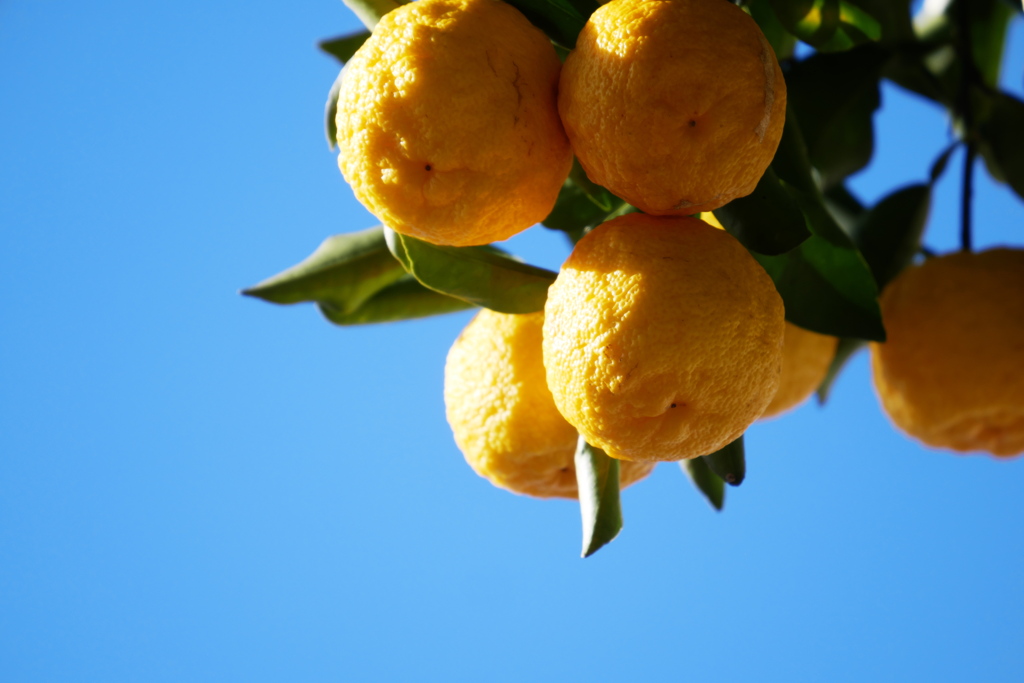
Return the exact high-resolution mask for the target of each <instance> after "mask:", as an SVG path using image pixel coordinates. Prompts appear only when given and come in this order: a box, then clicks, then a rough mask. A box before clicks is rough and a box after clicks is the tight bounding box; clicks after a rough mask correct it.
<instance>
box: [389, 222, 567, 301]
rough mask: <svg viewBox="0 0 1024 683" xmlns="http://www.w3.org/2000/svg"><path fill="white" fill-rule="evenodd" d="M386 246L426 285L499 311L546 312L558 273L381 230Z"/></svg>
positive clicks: (481, 250) (497, 254)
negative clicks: (551, 287) (549, 288)
mask: <svg viewBox="0 0 1024 683" xmlns="http://www.w3.org/2000/svg"><path fill="white" fill-rule="evenodd" d="M385 237H386V239H387V245H388V248H389V249H390V250H391V253H392V254H394V256H395V258H397V259H398V260H399V262H400V263H401V264H402V266H403V267H404V268H405V270H406V271H408V272H409V274H411V275H412V276H413V277H415V278H416V279H417V280H419V281H420V282H421V283H422V284H423V285H425V286H426V287H428V288H430V289H432V290H434V291H435V292H440V293H442V294H447V295H448V296H454V297H456V298H458V299H462V300H463V301H467V302H469V303H471V304H475V305H477V306H483V307H484V308H490V309H491V310H494V311H498V312H500V313H533V312H534V311H541V310H543V309H544V302H545V301H546V300H547V296H548V287H549V286H551V283H552V282H554V281H555V277H556V273H552V272H551V271H550V270H545V269H543V268H537V267H535V266H529V265H526V264H525V263H521V262H520V261H516V260H515V259H513V258H511V257H509V256H507V255H505V253H504V252H502V251H500V250H498V249H495V248H494V247H445V246H439V245H436V244H430V243H428V242H424V241H422V240H418V239H416V238H414V237H409V236H407V235H402V234H400V233H397V232H395V231H393V230H391V229H390V228H385Z"/></svg>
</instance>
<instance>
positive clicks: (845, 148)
mask: <svg viewBox="0 0 1024 683" xmlns="http://www.w3.org/2000/svg"><path fill="white" fill-rule="evenodd" d="M887 59H888V53H886V52H884V51H883V50H881V49H879V48H878V47H876V46H874V45H865V46H863V47H860V48H857V49H855V50H849V51H847V52H838V53H832V54H824V53H817V54H814V55H811V56H810V57H808V58H807V59H804V60H802V61H799V62H796V63H795V64H793V66H792V68H791V69H790V70H789V72H788V73H787V74H786V87H787V90H788V93H789V95H788V96H789V103H790V106H791V108H792V109H793V111H795V112H796V117H797V119H798V120H799V122H800V131H801V133H802V134H803V139H804V143H805V145H806V147H807V153H808V158H809V160H810V162H811V165H812V166H814V168H816V169H817V170H818V172H819V173H820V175H821V178H822V180H823V181H824V184H825V185H826V186H828V185H832V184H835V183H837V182H839V181H841V180H842V179H843V178H845V177H846V176H848V175H851V174H852V173H855V172H856V171H859V170H860V169H862V168H864V167H865V166H866V165H867V163H868V161H870V160H871V155H872V152H873V150H874V126H873V116H874V113H875V110H877V109H878V106H879V104H880V102H881V100H880V98H879V87H878V84H879V80H880V78H881V71H882V65H883V64H884V63H885V61H886V60H887Z"/></svg>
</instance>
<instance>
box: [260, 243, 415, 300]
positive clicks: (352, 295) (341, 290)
mask: <svg viewBox="0 0 1024 683" xmlns="http://www.w3.org/2000/svg"><path fill="white" fill-rule="evenodd" d="M404 275H405V270H404V269H403V268H402V265H401V264H400V263H399V262H398V261H396V260H395V258H394V257H393V256H392V255H391V252H390V251H388V247H387V244H386V243H385V240H384V231H383V229H382V228H379V227H378V228H370V229H369V230H363V231H360V232H353V233H346V234H343V235H334V236H333V237H328V238H327V239H326V240H324V241H323V243H322V244H321V245H320V246H319V247H317V249H316V251H314V252H313V253H312V254H311V255H310V256H309V257H307V258H306V259H305V260H303V261H302V262H301V263H299V264H297V265H295V266H292V267H291V268H289V269H288V270H285V271H284V272H282V273H279V274H278V275H275V276H273V277H272V278H269V279H267V280H264V281H263V282H261V283H259V284H258V285H256V286H254V287H250V288H249V289H245V290H242V294H245V295H246V296H254V297H257V298H260V299H263V300H264V301H270V302H272V303H276V304H294V303H298V302H300V301H317V302H320V303H323V304H327V305H330V306H331V307H332V309H334V310H335V311H338V312H340V313H342V314H346V313H352V312H353V311H355V310H356V309H358V308H359V307H360V306H362V305H363V303H364V302H365V301H366V300H368V299H369V298H370V297H372V296H373V295H374V294H376V293H377V292H379V291H380V290H382V289H384V288H385V287H387V286H388V285H390V284H392V283H394V282H396V281H398V280H399V279H401V278H402V277H403V276H404Z"/></svg>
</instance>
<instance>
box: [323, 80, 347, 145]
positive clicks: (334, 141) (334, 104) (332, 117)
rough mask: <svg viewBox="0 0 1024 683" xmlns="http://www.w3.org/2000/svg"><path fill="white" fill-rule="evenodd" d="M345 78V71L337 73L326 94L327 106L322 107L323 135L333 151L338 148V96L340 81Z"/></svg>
mask: <svg viewBox="0 0 1024 683" xmlns="http://www.w3.org/2000/svg"><path fill="white" fill-rule="evenodd" d="M344 78H345V69H344V68H342V70H341V71H340V72H338V77H337V78H335V79H334V83H333V84H332V85H331V90H330V92H328V93H327V104H325V105H324V135H326V136H327V146H328V147H329V148H330V149H331V151H334V148H335V147H337V146H338V96H339V95H340V94H341V81H342V79H344Z"/></svg>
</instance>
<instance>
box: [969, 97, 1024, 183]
mask: <svg viewBox="0 0 1024 683" xmlns="http://www.w3.org/2000/svg"><path fill="white" fill-rule="evenodd" d="M979 132H980V135H981V144H980V145H979V150H980V151H981V154H982V156H983V157H984V159H985V165H986V166H987V167H988V170H989V173H991V174H992V176H993V177H995V178H996V179H998V180H1001V181H1002V182H1005V183H1009V185H1010V187H1012V188H1013V191H1014V192H1016V193H1017V194H1018V195H1019V196H1020V197H1022V198H1024V102H1022V101H1021V100H1018V99H1017V98H1016V97H1013V96H1012V95H1009V94H1007V93H1005V92H1000V93H997V94H996V95H995V96H994V97H993V98H992V104H991V108H990V110H989V114H988V116H987V117H986V118H985V120H983V121H982V123H981V126H980V131H979Z"/></svg>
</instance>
